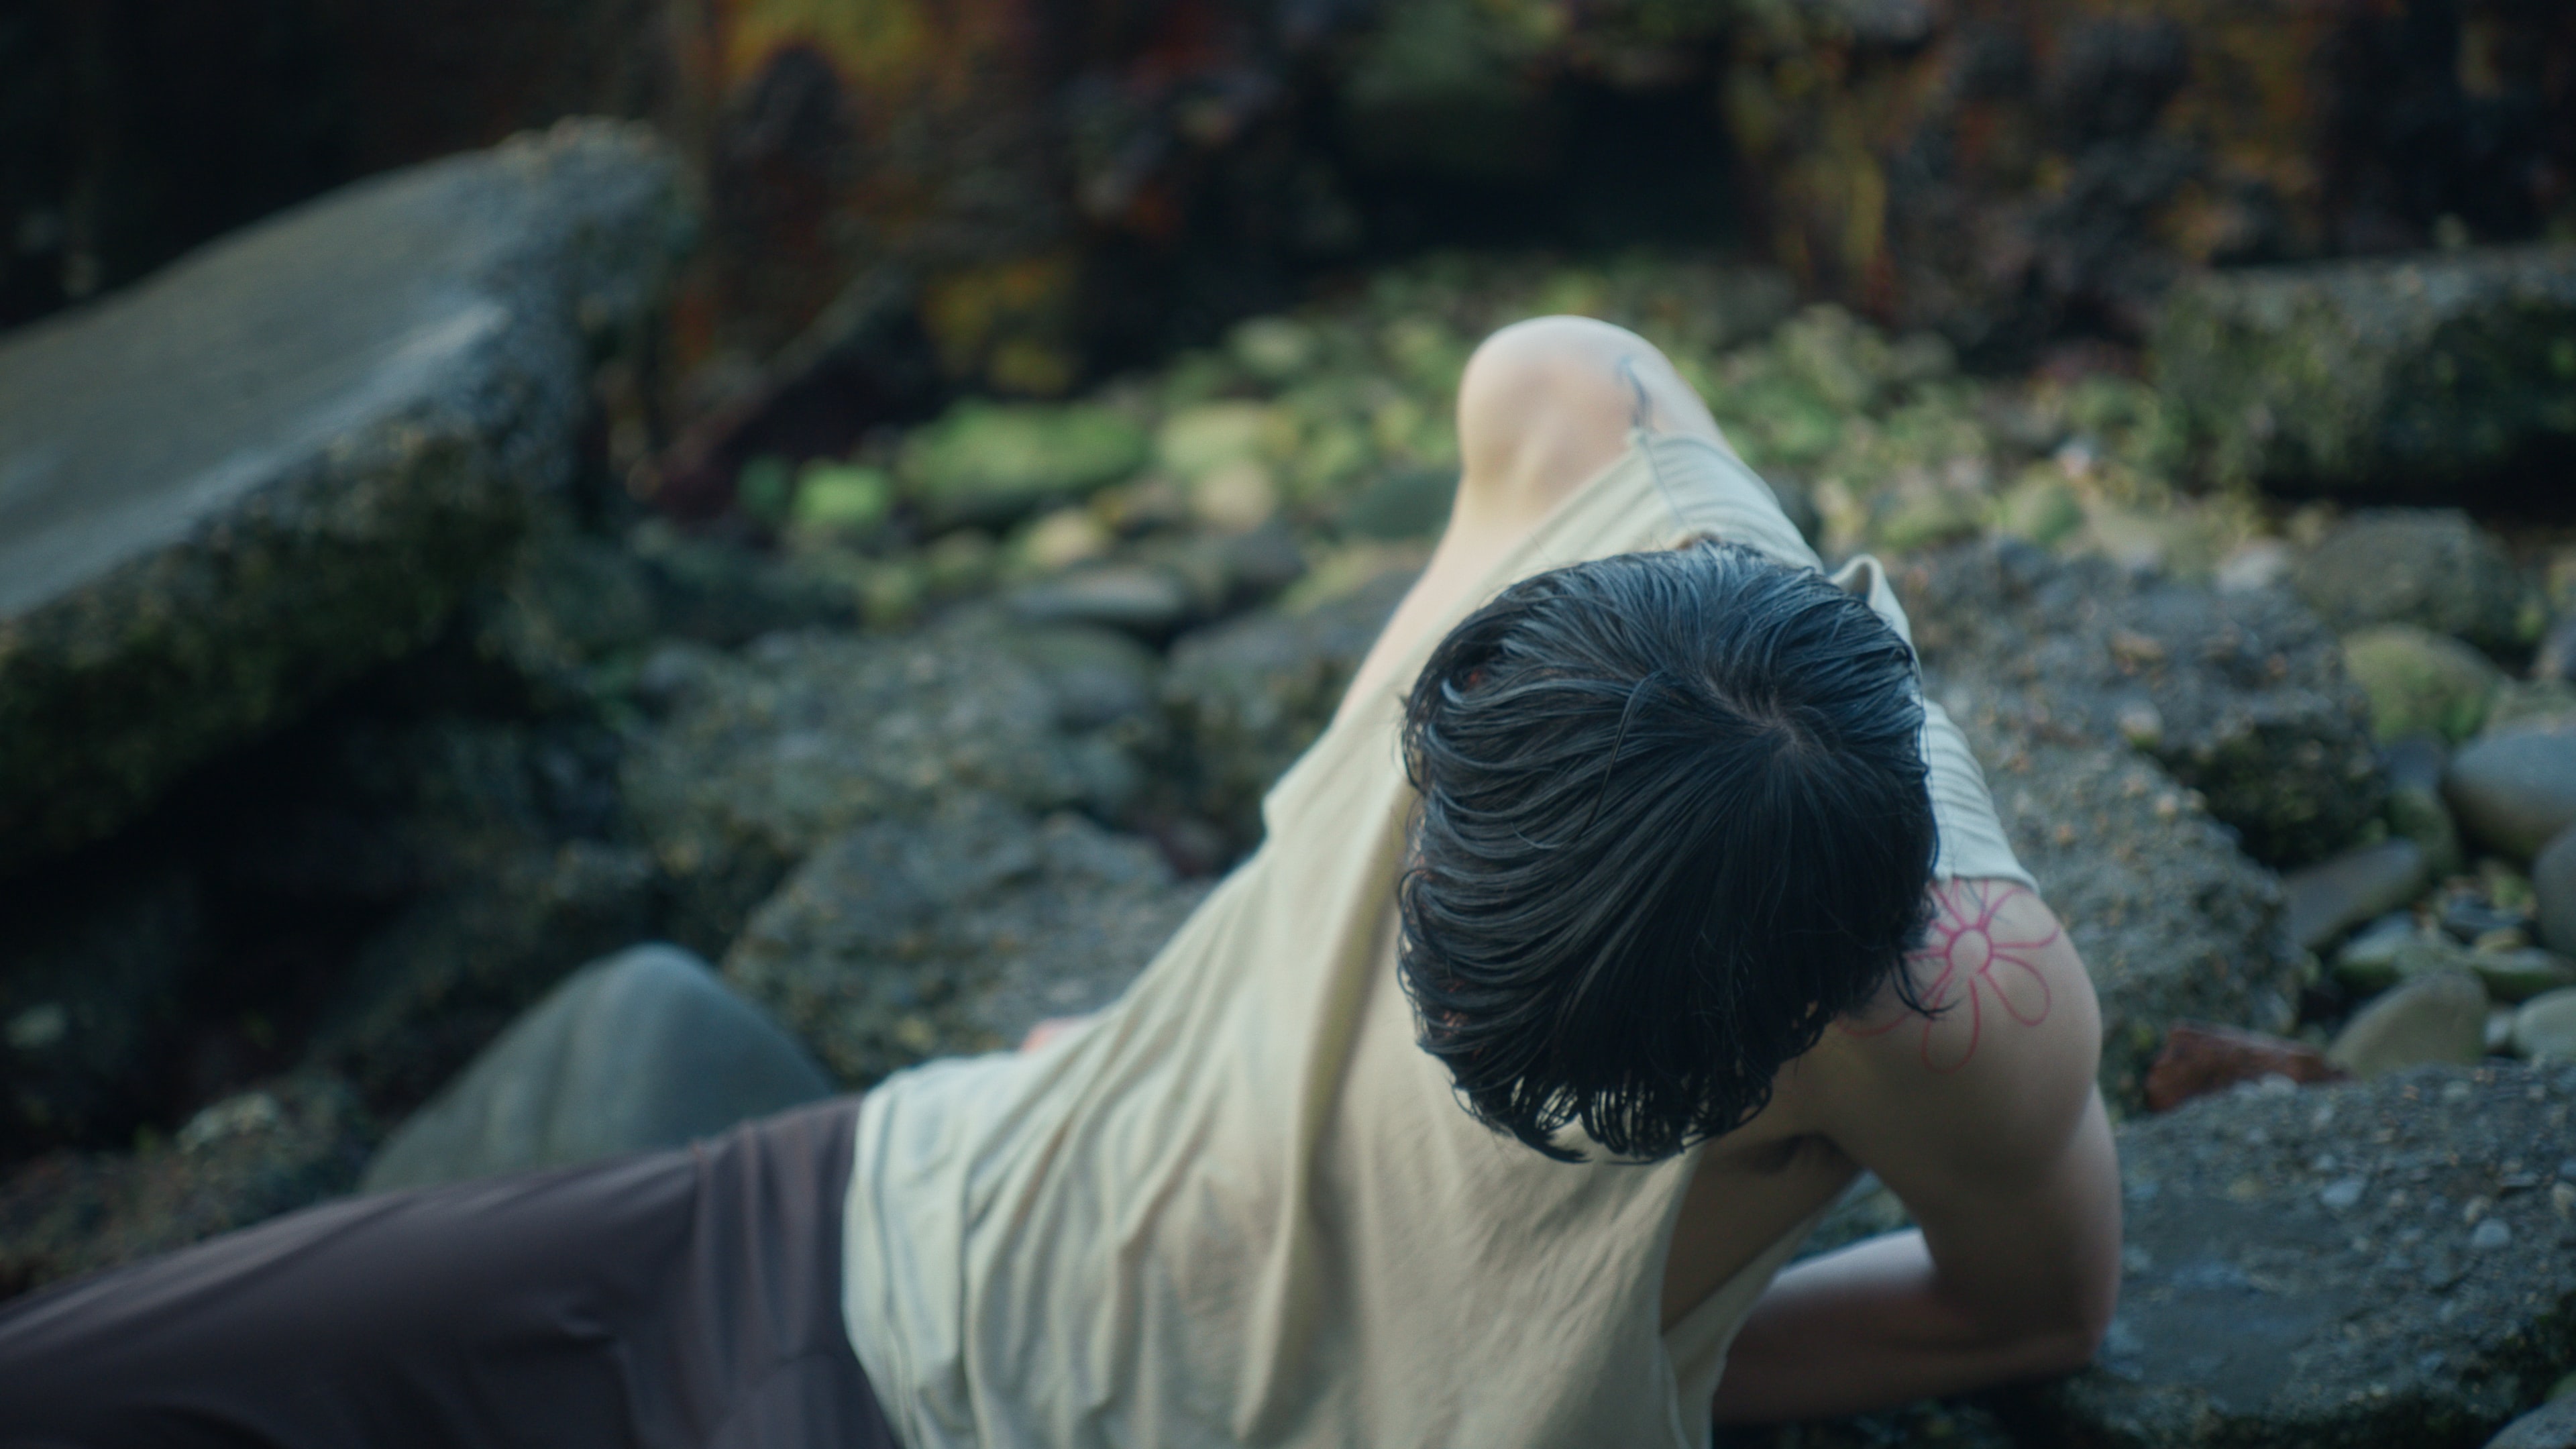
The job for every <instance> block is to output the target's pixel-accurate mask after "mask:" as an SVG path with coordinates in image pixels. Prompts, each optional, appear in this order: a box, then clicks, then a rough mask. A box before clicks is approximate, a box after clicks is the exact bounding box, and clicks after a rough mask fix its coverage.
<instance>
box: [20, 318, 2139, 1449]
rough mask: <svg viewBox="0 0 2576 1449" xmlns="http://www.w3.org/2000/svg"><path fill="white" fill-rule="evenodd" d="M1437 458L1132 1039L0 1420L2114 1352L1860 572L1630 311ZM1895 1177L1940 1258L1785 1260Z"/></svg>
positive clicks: (274, 1233) (977, 1430)
mask: <svg viewBox="0 0 2576 1449" xmlns="http://www.w3.org/2000/svg"><path fill="white" fill-rule="evenodd" d="M1459 428H1460V435H1461V444H1462V452H1463V456H1464V476H1463V477H1462V479H1461V482H1460V485H1459V492H1458V498H1457V503H1456V506H1455V508H1454V510H1453V514H1452V518H1451V522H1450V525H1449V528H1448V530H1447V532H1446V533H1445V534H1444V535H1443V537H1442V540H1441V543H1440V546H1439V549H1438V551H1437V552H1436V553H1435V554H1434V556H1433V559H1432V562H1431V565H1430V567H1429V568H1428V570H1427V571H1426V572H1425V573H1424V575H1423V577H1422V579H1421V581H1420V582H1419V583H1418V584H1417V585H1416V586H1415V588H1414V589H1413V591H1412V593H1411V594H1410V595H1408V596H1407V598H1406V599H1405V601H1404V603H1403V605H1402V607H1400V608H1399V609H1398V610H1397V612H1396V614H1395V617H1394V618H1393V619H1392V620H1391V621H1390V623H1389V624H1388V626H1387V629H1386V632H1385V634H1384V636H1383V637H1381V638H1380V639H1379V640H1378V642H1377V644H1376V646H1375V647H1374V648H1373V649H1372V650H1371V652H1370V654H1369V656H1368V657H1367V659H1366V660H1365V661H1364V662H1363V664H1362V666H1361V668H1360V670H1359V672H1358V676H1357V677H1356V679H1355V680H1354V681H1353V683H1352V686H1351V689H1350V692H1349V694H1348V695H1347V697H1346V698H1345V699H1344V701H1343V704H1342V706H1341V709H1340V712H1339V714H1338V715H1337V717H1336V718H1335V720H1334V722H1333V724H1332V726H1331V727H1330V728H1329V729H1328V730H1327V731H1326V733H1325V735H1324V736H1323V738H1322V739H1321V740H1319V741H1318V742H1317V743H1316V745H1315V747H1314V748H1313V749H1312V750H1311V751H1310V752H1309V753H1308V754H1307V755H1306V757H1305V758H1304V759H1302V760H1301V761H1300V762H1299V763H1298V764H1297V766H1296V767H1295V768H1294V769H1292V770H1291V771H1290V772H1289V774H1288V776H1287V777H1286V778H1285V779H1283V780H1282V781H1281V782H1280V784H1279V785H1278V786H1277V787H1276V789H1274V790H1273V792H1272V794H1271V796H1270V798H1269V800H1268V801H1267V802H1266V805H1265V812H1266V817H1267V823H1268V827H1269V838H1268V840H1267V842H1266V843H1265V844H1264V846H1263V847H1262V849H1261V850H1260V851H1259V852H1258V853H1257V854H1256V855H1255V856H1254V857H1253V858H1252V859H1251V860H1250V861H1248V862H1246V863H1245V864H1244V865H1243V867H1241V868H1240V869H1238V870H1237V871H1236V872H1235V873H1234V874H1233V875H1232V876H1230V877H1229V878H1228V879H1227V880H1226V881H1225V882H1224V883H1223V884H1222V885H1220V886H1219V887H1218V889H1217V890H1216V891H1215V892H1214V893H1213V894H1212V895H1211V896H1210V897H1209V898H1208V900H1207V901H1206V903H1205V904H1204V905H1203V906H1202V907H1201V909H1200V910H1199V911H1198V912H1197V913H1195V914H1194V915H1193V916H1192V917H1191V919H1190V920H1189V921H1188V922H1187V923H1186V924H1185V925H1184V926H1183V927H1182V929H1181V930H1180V932H1179V933H1178V934H1177V935H1176V936H1175V937H1174V939H1173V941H1172V942H1171V943H1170V945H1169V946H1167V947H1166V948H1165V949H1164V951H1163V952H1162V953H1161V954H1160V955H1159V956H1158V957H1157V958H1156V960H1155V962H1154V963H1153V965H1152V966H1151V967H1149V968H1148V969H1147V971H1146V973H1145V974H1144V975H1143V976H1142V977H1141V978H1140V979H1139V980H1138V981H1137V982H1136V984H1135V985H1134V986H1133V987H1131V988H1130V990H1129V991H1128V992H1127V993H1126V994H1125V995H1124V996H1123V997H1122V998H1121V999H1120V1001H1119V1002H1118V1003H1117V1004H1116V1005H1114V1006H1112V1007H1111V1008H1110V1009H1108V1010H1107V1011H1105V1012H1103V1013H1101V1014H1100V1015H1099V1016H1098V1017H1096V1018H1093V1019H1089V1020H1087V1021H1083V1022H1079V1023H1072V1024H1068V1025H1066V1026H1064V1027H1062V1028H1061V1029H1059V1030H1057V1031H1054V1032H1052V1033H1049V1034H1048V1039H1045V1040H1043V1041H1039V1042H1037V1043H1035V1044H1033V1045H1032V1047H1031V1048H1030V1049H1028V1050H1025V1051H1023V1052H1021V1053H1017V1054H1008V1055H998V1056H993V1057H985V1058H977V1059H973V1060H965V1061H951V1062H941V1063H934V1064H931V1065H929V1066H926V1067H923V1068H920V1069H917V1070H915V1071H912V1072H908V1073H905V1074H902V1075H900V1076H898V1077H897V1078H895V1079H893V1080H891V1081H889V1082H887V1083H886V1084H885V1085H884V1086H882V1087H881V1088H879V1089H878V1090H877V1091H876V1092H873V1093H871V1094H869V1095H868V1096H867V1097H866V1098H865V1099H863V1100H859V1101H855V1102H843V1103H836V1104H831V1105H829V1106H826V1107H822V1108H816V1109H808V1110H806V1111H804V1112H801V1113H796V1114H790V1115H789V1116H787V1117H783V1118H777V1119H771V1120H770V1121H767V1122H764V1123H755V1124H751V1125H750V1126H748V1127H745V1128H743V1129H740V1130H738V1131H737V1132H736V1133H734V1134H731V1135H729V1136H727V1137H726V1138H723V1139H720V1140H719V1141H718V1142H716V1143H714V1144H705V1145H701V1146H700V1147H698V1148H696V1149H693V1150H692V1151H691V1152H686V1153H670V1154H660V1155H654V1156H646V1157H640V1158H633V1159H628V1160H625V1161H622V1162H618V1163H611V1164H607V1165H604V1166H600V1167H594V1168H585V1169H574V1170H571V1171H569V1172H563V1173H555V1174H549V1175H544V1176H539V1177H532V1178H524V1179H511V1180H504V1181H503V1182H500V1183H494V1184H467V1185H464V1186H461V1187H455V1188H446V1189H436V1190H431V1191H429V1192H425V1193H416V1194H396V1195H390V1196H388V1197H384V1198H376V1199H360V1200H357V1201H355V1202H351V1203H344V1204H335V1205H331V1206H327V1207H324V1208H321V1209H317V1210H315V1211H313V1212H310V1213H306V1214H301V1215H298V1216H297V1217H294V1218H289V1219H284V1220H281V1221H280V1222H278V1223H273V1224H269V1225H264V1226H263V1227H260V1228H257V1229H253V1230H251V1231H249V1232H247V1233H243V1234H237V1235H235V1236H234V1237H232V1238H228V1239H220V1240H217V1241H216V1242H214V1243H211V1244H206V1245H201V1246H200V1247H198V1248H196V1249H192V1250H190V1251H189V1252H186V1253H182V1254H178V1255H174V1256H173V1257H171V1258H169V1259H165V1260H162V1261H161V1262H159V1263H156V1264H147V1265H143V1266H141V1267H139V1268H136V1269H132V1270H127V1271H126V1272H123V1273H118V1274H111V1275H107V1276H105V1277H103V1278H100V1279H97V1280H93V1281H92V1282H91V1283H89V1284H86V1285H73V1286H71V1287H69V1288H66V1289H63V1290H59V1291H57V1292H54V1293H50V1294H46V1295H40V1296H39V1297H37V1298H36V1299H34V1300H32V1301H31V1302H29V1303H27V1304H25V1305H22V1306H17V1307H15V1308H13V1309H12V1310H11V1311H9V1312H8V1313H6V1314H0V1437H5V1436H7V1435H9V1434H12V1433H16V1434H18V1435H21V1436H30V1435H31V1436H32V1437H26V1438H24V1442H32V1443H45V1444H99V1445H105V1444H123V1443H145V1442H151V1443H199V1442H202V1443H217V1442H220V1443H237V1442H257V1443H279V1444H294V1445H304V1444H322V1443H353V1442H362V1441H363V1442H370V1443H393V1442H404V1443H469V1444H500V1443H532V1444H533V1443H547V1444H580V1443H590V1442H599V1443H609V1442H617V1443H625V1442H640V1443H648V1444H665V1443H669V1444H815V1445H820V1444H884V1443H900V1444H902V1445H905V1446H908V1449H949V1446H1002V1445H1032V1446H1035V1445H1065V1446H1072V1445H1086V1446H1087V1445H1130V1444H1133V1445H1172V1446H1196V1445H1232V1444H1280V1445H1372V1446H1374V1445H1408V1446H1412V1445H1450V1444H1456V1445H1476V1446H1493V1445H1534V1446H1536V1445H1576V1444H1582V1445H1589V1444H1656V1445H1675V1446H1688V1445H1697V1444H1702V1443H1704V1442H1706V1440H1707V1438H1708V1434H1709V1424H1710V1420H1711V1414H1712V1410H1714V1413H1715V1414H1716V1416H1718V1417H1721V1418H1733V1419H1769V1418H1786V1417H1801V1416H1812V1415H1821V1414H1832V1413H1838V1412H1846V1411H1851V1410H1857V1409H1862V1408H1867V1407H1871V1406H1875V1405H1882V1404H1888V1403H1893V1402H1898V1401H1902V1400H1905V1399H1909V1398H1913V1397H1917V1396H1920V1395H1923V1394H1928V1393H1939V1392H1943V1391H1948V1390H1954V1389H1961V1388H1966V1387H1969V1386H1972V1385H1977V1384H1984V1383H1991V1382H1996V1381H1999V1380H2004V1379H2011V1378H2019V1377H2025V1376H2030V1375H2036V1374H2044V1373H2050V1372H2055V1371H2060V1370H2064V1369H2067V1368H2071V1367H2073V1366H2075V1365H2077V1364H2080V1363H2082V1362H2083V1361H2084V1360H2085V1359H2086V1358H2088V1357H2089V1356H2090V1354H2091V1352H2092V1349H2093V1347H2094V1344H2095V1342H2096V1340H2097V1339H2098V1337H2099V1335H2100V1333H2101V1331H2102V1329H2103V1326H2104V1325H2105V1324H2106V1322H2107V1321H2108V1317H2109V1312H2110V1307H2111V1302H2112V1297H2113V1294H2114V1291H2115V1286H2116V1281H2117V1261H2118V1242H2119V1215H2118V1192H2117V1182H2116V1176H2117V1173H2116V1166H2115V1163H2114V1161H2113V1157H2112V1151H2111V1145H2110V1136H2109V1132H2108V1128H2107V1125H2106V1122H2105V1119H2104V1116H2103V1110H2102V1106H2101V1102H2100V1100H2099V1097H2098V1095H2097V1094H2096V1093H2095V1091H2094V1088H2093V1075H2094V1069H2095V1064H2096V1057H2097V1053H2098V1049H2099V1041H2098V1036H2099V1024H2098V1020H2097V1017H2096V1013H2095V1009H2094V1004H2093V998H2092V993H2091V989H2090V986H2089V984H2088V982H2087V981H2086V979H2085V975H2084V970H2083V966H2082V963H2081V962H2080V961H2079V960H2078V959H2077V958H2076V955H2075V953H2074V951H2073V949H2072V948H2071V946H2070V945H2069V943H2068V942H2067V939H2066V936H2065V933H2064V932H2063V931H2062V930H2060V929H2059V928H2058V925H2057V923H2056V921H2055V920H2054V918H2053V917H2051V916H2050V914H2049V912H2048V910H2047V908H2046V907H2045V906H2044V905H2043V904H2042V903H2041V902H2040V901H2039V899H2038V897H2037V896H2036V895H2035V894H2034V893H2033V891H2032V887H2031V883H2030V880H2029V878H2028V876H2027V875H2026V874H2025V873H2024V872H2023V871H2022V869H2021V867H2020V865H2019V864H2018V863H2017V862H2016V861H2015V860H2014V859H2013V857H2012V853H2011V851H2010V849H2009V848H2008V847H2007V846H2006V845H2005V843H2004V841H2003V839H2002V837H2001V833H2000V831H1999V830H1998V829H1997V827H1996V824H1995V821H1994V817H1993V812H1992V807H1991V804H1990V802H1989V801H1988V800H1987V798H1986V795H1985V790H1984V786H1983V783H1982V781H1981V780H1980V779H1979V777H1978V775H1977V771H1976V766H1975V764H1974V762H1973V760H1972V759H1971V758H1970V757H1969V755H1968V753H1967V750H1966V747H1965V745H1964V743H1963V742H1962V741H1961V740H1960V739H1959V737H1958V735H1957V733H1956V731H1955V730H1954V729H1953V728H1952V727H1951V726H1950V724H1949V722H1948V721H1947V720H1946V719H1944V718H1943V717H1942V716H1941V715H1940V713H1939V711H1938V710H1937V709H1934V708H1932V707H1931V706H1929V705H1927V704H1925V703H1924V702H1923V701H1922V700H1921V698H1920V693H1919V688H1918V687H1917V684H1916V681H1915V676H1914V669H1913V660H1912V654H1911V650H1910V648H1909V647H1908V646H1907V645H1906V643H1905V641H1904V637H1903V631H1904V627H1905V622H1904V616H1903V614H1902V612H1901V611H1900V610H1899V609H1898V608H1897V606H1896V603H1895V600H1894V598H1893V596H1892V595H1891V594H1890V593H1889V591H1888V589H1887V586H1886V583H1885V581H1884V579H1883V578H1882V577H1880V575H1879V573H1878V570H1877V568H1876V566H1875V564H1873V563H1871V562H1869V561H1867V560H1863V561H1860V562H1859V563H1857V564H1856V565H1855V566H1854V567H1852V568H1850V569H1847V570H1845V571H1844V572H1843V573H1842V574H1841V575H1838V576H1837V578H1836V579H1835V580H1831V581H1828V580H1826V579H1825V578H1824V577H1823V576H1822V575H1821V574H1820V573H1818V572H1817V571H1816V561H1815V557H1814V555H1813V554H1812V553H1811V552H1810V551H1809V550H1808V549H1807V548H1806V546H1805V545H1804V543H1802V542H1801V541H1800V540H1799V539H1798V537H1797V535H1796V534H1795V532H1794V531H1792V530H1791V529H1790V528H1789V527H1788V525H1787V523H1786V521H1785V520H1784V519H1783V518H1782V517H1781V515H1780V513H1779V510H1778V507H1777V505H1776V503H1775V502H1774V501H1773V500H1772V499H1771V496H1770V494H1769V492H1768V490H1767V489H1766V488H1765V487H1764V486H1763V484H1762V483H1761V482H1760V480H1759V479H1758V478H1756V477H1754V476H1753V475H1752V474H1751V473H1750V472H1749V471H1748V470H1746V469H1745V468H1744V466H1743V465H1742V464H1741V463H1740V462H1738V461H1736V460H1735V458H1734V457H1733V455H1732V453H1731V452H1729V451H1728V450H1727V448H1726V445H1725V443H1724V440H1723V439H1722V438H1721V437H1720V436H1719V434H1718V431H1717V429H1716V427H1715V425H1714V423H1713V422H1712V421H1711V420H1710V418H1709V416H1708V414H1707V412H1706V410H1705V409H1704V408H1703V407H1702V406H1701V405H1700V403H1699V401H1698V400H1697V399H1696V398H1695V397H1693V396H1692V395H1691V394H1690V391H1689V389H1688V388H1687V387H1686V386H1684V385H1683V384H1682V383H1681V381H1680V380H1679V378H1678V377H1677V376H1675V375H1674V373H1673V372H1672V370H1671V368H1670V367H1669V366H1668V365H1667V364H1666V363H1665V362H1664V360H1663V359H1662V358H1661V357H1660V356H1659V355H1657V354H1656V353H1655V351H1654V350H1653V349H1652V348H1651V347H1649V346H1648V345H1646V344H1645V343H1644V342H1642V341H1641V340H1639V339H1637V338H1636V337H1634V336H1631V335H1630V334H1628V333H1625V332H1622V331H1620V330H1618V329H1616V328H1612V327H1608V326H1604V325H1601V324H1598V323H1591V322H1584V321H1579V320H1575V319H1563V318H1552V319H1544V320H1541V321H1536V322H1530V323H1524V324H1521V325H1519V326H1517V327H1513V328H1509V329H1506V330H1505V331H1503V332H1501V333H1498V334H1497V335H1496V336H1495V337H1493V338H1492V339H1490V340H1489V341H1488V342H1487V343H1486V344H1485V345H1484V346H1483V347H1482V348H1481V349H1480V350H1479V351H1478V352H1477V354H1476V356H1475V358H1474V359H1473V361H1471V362H1470V364H1469V366H1468V369H1467V373H1466V376H1465V378H1464V379H1463V381H1462V383H1461V388H1460V401H1459ZM1712 540H1714V541H1712ZM1462 621H1463V622H1462ZM649 1068H650V1064H639V1069H648V1070H649ZM1863 1168H1867V1169H1869V1170H1872V1171H1875V1172H1876V1173H1877V1174H1878V1175H1879V1176H1880V1178H1881V1179H1883V1180H1884V1181H1885V1182H1886V1183H1887V1184H1888V1185H1889V1186H1891V1187H1892V1188H1894V1189H1895V1191H1896V1192H1897V1193H1898V1194H1899V1195H1900V1196H1901V1197H1902V1198H1903V1199H1904V1200H1905V1201H1906V1203H1907V1204H1908V1206H1909V1207H1910V1208H1911V1209H1912V1210H1913V1212H1914V1214H1915V1217H1916V1219H1917V1220H1918V1221H1919V1222H1920V1223H1921V1224H1922V1227H1921V1229H1920V1230H1919V1231H1916V1232H1909V1233H1905V1234H1899V1235H1895V1236H1891V1237H1887V1238H1882V1239H1877V1240H1873V1241H1871V1242H1868V1243H1864V1244H1860V1245H1857V1246H1855V1247H1852V1248H1849V1249H1846V1250H1844V1251H1842V1252H1839V1253H1835V1254H1831V1255H1828V1256H1825V1257H1821V1258H1818V1259H1815V1260H1813V1261H1810V1262H1807V1263H1803V1264H1800V1265H1799V1266H1798V1267H1796V1268H1795V1269H1792V1270H1790V1271H1788V1272H1786V1273H1779V1268H1780V1266H1781V1264H1782V1263H1783V1262H1785V1261H1786V1259H1787V1258H1788V1256H1789V1255H1790V1253H1791V1252H1792V1251H1794V1249H1795V1247H1796V1245H1797V1242H1798V1240H1799V1239H1800V1238H1801V1237H1802V1236H1803V1235H1804V1233H1805V1231H1806V1229H1807V1227H1808V1226H1809V1225H1810V1224H1812V1222H1813V1221H1814V1219H1815V1217H1816V1216H1817V1215H1818V1214H1819V1213H1820V1212H1821V1211H1822V1210H1823V1209H1824V1207H1825V1206H1826V1205H1828V1204H1829V1203H1830V1202H1831V1201H1832V1200H1833V1199H1834V1197H1835V1196H1836V1195H1837V1194H1838V1193H1840V1192H1841V1191H1842V1190H1843V1188H1844V1187H1845V1186H1846V1185H1848V1184H1849V1183H1850V1181H1851V1180H1852V1179H1853V1177H1854V1176H1855V1175H1856V1174H1857V1173H1858V1172H1859V1171H1861V1170H1862V1169H1863ZM1775 1274H1777V1275H1778V1276H1777V1277H1776V1279H1775V1277H1774V1275H1775ZM28 1426H36V1427H34V1428H32V1429H31V1428H30V1427H28ZM11 1442H18V1441H11Z"/></svg>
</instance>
